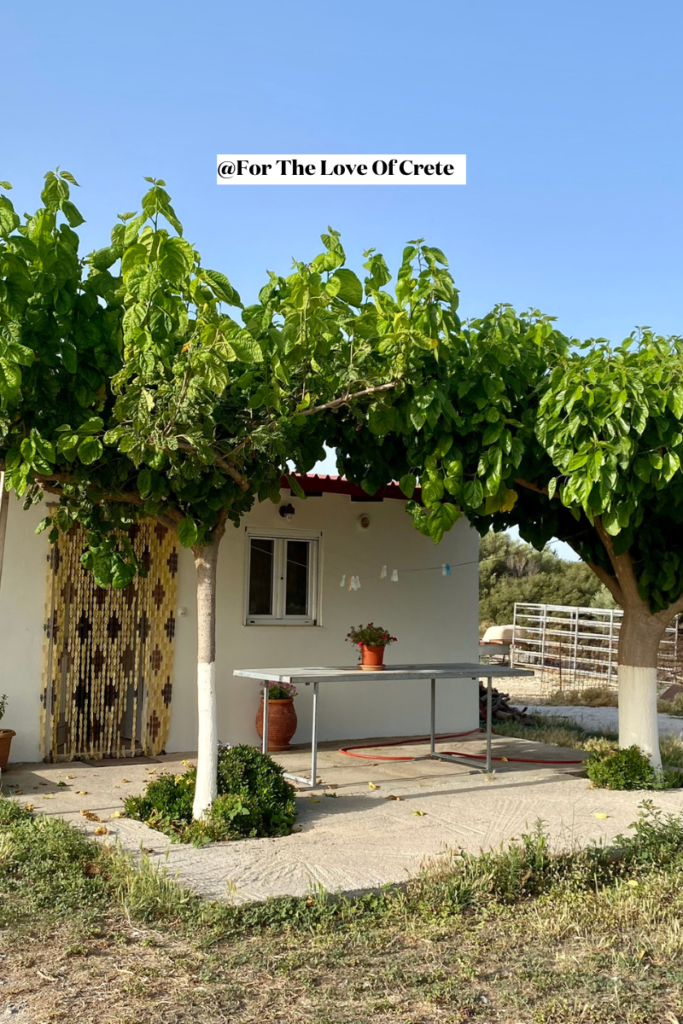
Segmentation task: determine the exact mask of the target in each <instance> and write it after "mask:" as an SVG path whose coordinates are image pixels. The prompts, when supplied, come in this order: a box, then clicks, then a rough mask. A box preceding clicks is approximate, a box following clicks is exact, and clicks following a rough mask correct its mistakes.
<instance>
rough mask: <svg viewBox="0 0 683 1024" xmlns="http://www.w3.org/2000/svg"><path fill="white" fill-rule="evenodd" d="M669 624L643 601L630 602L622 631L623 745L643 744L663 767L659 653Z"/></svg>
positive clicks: (646, 752)
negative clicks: (660, 746) (659, 707)
mask: <svg viewBox="0 0 683 1024" xmlns="http://www.w3.org/2000/svg"><path fill="white" fill-rule="evenodd" d="M667 625H668V623H667V621H666V618H665V617H663V616H662V615H661V613H660V614H659V615H656V616H655V615H651V614H650V612H649V610H648V609H647V606H646V605H645V604H644V603H643V602H639V603H638V604H635V603H630V602H629V603H627V604H626V607H625V608H624V618H623V620H622V623H621V629H620V631H619V746H620V747H622V748H625V747H630V746H632V745H633V744H635V745H636V746H638V747H640V749H641V750H642V751H643V753H644V754H647V756H648V757H649V758H650V763H651V764H652V766H653V768H661V766H662V759H661V755H660V753H659V728H658V724H657V654H658V651H659V644H660V641H661V639H662V637H663V636H664V632H665V630H666V627H667Z"/></svg>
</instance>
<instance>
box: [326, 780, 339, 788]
mask: <svg viewBox="0 0 683 1024" xmlns="http://www.w3.org/2000/svg"><path fill="white" fill-rule="evenodd" d="M327 788H328V789H339V786H338V784H337V783H336V782H328V783H327Z"/></svg>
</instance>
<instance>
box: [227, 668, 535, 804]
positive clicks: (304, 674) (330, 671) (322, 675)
mask: <svg viewBox="0 0 683 1024" xmlns="http://www.w3.org/2000/svg"><path fill="white" fill-rule="evenodd" d="M533 674H534V673H533V672H532V671H530V670H528V669H520V668H508V667H507V666H506V665H480V664H478V663H476V662H462V661H461V662H455V663H451V664H443V663H442V664H438V665H392V666H391V667H390V668H386V669H385V670H384V671H383V672H360V671H359V669H357V668H349V667H333V668H331V667H329V666H327V667H323V666H313V667H310V668H239V669H235V671H234V673H233V675H235V676H240V677H242V678H245V679H259V680H261V681H263V682H273V683H293V684H294V685H295V686H302V685H303V686H310V685H311V684H312V685H313V721H312V728H311V777H310V779H307V778H305V777H302V776H300V775H293V774H292V773H291V772H285V775H286V777H287V778H288V779H293V780H294V781H295V782H299V783H302V784H303V785H305V786H310V787H311V788H313V787H314V786H315V785H316V769H317V764H318V701H319V689H320V684H321V683H351V682H358V681H359V678H362V680H363V682H364V683H374V682H386V681H388V680H391V679H394V680H401V679H415V680H418V679H429V680H430V682H431V715H430V748H429V754H427V755H425V757H428V758H431V759H432V760H439V761H457V762H459V763H462V764H467V765H468V767H469V768H472V762H471V761H470V760H469V759H467V758H463V757H458V756H457V755H456V754H441V753H439V752H438V751H437V750H436V681H437V679H471V680H474V681H475V682H478V681H479V679H486V680H487V698H486V768H485V769H477V770H482V771H487V772H490V771H491V680H492V679H498V678H504V677H510V676H515V677H518V676H533ZM261 749H262V750H263V753H264V754H265V753H266V752H267V750H268V700H267V694H265V693H264V701H263V743H262V747H261Z"/></svg>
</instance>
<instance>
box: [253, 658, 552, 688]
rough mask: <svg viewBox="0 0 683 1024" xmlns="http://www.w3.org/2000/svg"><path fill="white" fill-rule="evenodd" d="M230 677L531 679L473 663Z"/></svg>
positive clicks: (520, 671)
mask: <svg viewBox="0 0 683 1024" xmlns="http://www.w3.org/2000/svg"><path fill="white" fill-rule="evenodd" d="M233 675H235V676H240V677H242V678H245V679H262V680H268V681H270V682H273V683H295V684H296V683H323V682H336V683H351V682H357V681H358V679H364V680H366V681H368V682H375V681H377V682H379V681H380V680H382V679H394V680H398V679H488V678H494V679H498V678H502V677H504V676H507V677H509V676H533V675H534V673H533V672H532V671H530V670H529V669H524V668H509V667H508V666H507V665H480V664H479V662H476V661H471V662H468V661H458V662H450V663H449V662H446V663H444V662H441V663H440V664H437V665H428V664H424V665H388V666H387V667H386V668H385V669H384V671H383V672H382V671H380V672H361V671H360V669H359V668H357V667H355V666H353V665H333V666H330V665H313V666H306V667H301V668H236V669H235V671H234V672H233Z"/></svg>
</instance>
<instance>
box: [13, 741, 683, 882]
mask: <svg viewBox="0 0 683 1024" xmlns="http://www.w3.org/2000/svg"><path fill="white" fill-rule="evenodd" d="M356 742H357V741H356ZM368 742H371V741H368ZM339 746H340V744H322V745H321V748H320V758H319V768H318V771H319V776H320V778H321V780H322V783H323V785H322V787H321V788H319V789H316V790H315V791H310V790H306V791H299V794H298V803H299V822H298V824H299V831H297V832H296V833H295V834H294V835H292V836H289V837H286V838H282V839H250V840H244V841H242V842H234V843H220V844H213V845H211V846H208V847H204V848H203V849H195V848H194V847H191V846H183V845H179V844H173V843H171V842H170V840H169V839H168V838H167V837H166V836H164V835H162V834H160V833H158V832H155V831H153V830H151V829H149V828H147V827H146V826H145V825H142V824H141V823H139V822H135V821H130V820H127V819H125V818H118V817H116V816H115V815H116V814H117V813H119V812H120V811H121V808H122V803H123V800H124V798H125V797H126V796H127V795H129V794H131V793H139V792H141V790H142V789H143V788H144V785H145V783H146V781H147V780H148V779H150V778H154V777H155V775H157V774H159V773H161V772H163V771H171V772H174V773H178V772H182V771H184V770H185V765H184V764H183V761H184V760H186V759H190V758H191V757H192V755H191V754H188V755H185V756H183V755H173V756H172V757H170V756H169V757H158V758H155V759H151V758H136V759H135V760H125V761H100V762H90V763H85V762H81V761H75V762H71V763H59V764H44V763H38V764H15V765H11V766H10V770H8V771H7V772H6V773H5V774H4V775H3V778H2V792H3V795H5V796H13V797H14V798H15V799H17V800H18V801H20V802H21V803H23V804H26V803H30V804H32V805H33V807H34V810H35V811H36V812H37V813H38V812H39V813H42V814H47V815H59V816H61V817H63V818H65V819H66V820H68V821H71V822H73V823H74V824H76V825H77V826H78V827H80V828H83V829H85V830H86V831H87V832H88V833H89V834H92V835H94V834H95V830H96V829H97V828H100V829H101V828H102V825H104V827H105V828H106V829H107V833H106V835H104V837H103V838H104V841H107V842H110V841H118V842H120V843H121V845H122V847H123V848H124V849H126V850H130V851H132V852H134V853H137V852H139V850H140V849H141V848H142V849H143V850H145V851H146V852H147V853H148V854H149V855H150V856H151V858H152V860H153V862H155V863H158V864H159V866H160V867H165V868H166V869H168V871H169V873H170V875H171V876H172V877H177V879H178V881H180V882H181V883H183V884H185V885H189V886H191V887H192V888H193V889H195V890H196V891H197V892H199V893H202V894H204V895H206V896H207V897H210V898H213V899H231V900H234V901H236V902H248V901H251V900H263V899H266V898H268V897H269V896H281V895H304V894H306V893H308V892H310V891H311V889H313V888H315V887H317V886H323V887H324V888H325V889H327V890H329V891H336V892H359V891H362V890H366V889H371V888H374V887H377V886H380V885H383V884H386V883H389V882H402V881H405V880H406V879H407V878H408V877H410V876H411V875H414V874H415V873H417V872H418V871H419V870H420V867H421V866H422V865H423V864H424V863H425V862H426V861H428V860H430V859H433V858H438V857H440V856H443V855H444V854H445V853H447V852H448V851H452V850H454V849H456V850H467V851H469V852H471V853H477V852H479V851H480V850H483V849H490V848H495V847H498V846H500V845H501V844H507V843H508V842H509V841H510V840H512V839H513V838H518V837H519V836H520V834H521V833H522V832H524V831H527V830H529V829H531V828H532V827H533V825H534V823H535V822H536V821H537V820H538V819H542V820H543V821H544V822H545V825H546V828H547V830H548V832H549V834H550V835H551V837H552V840H553V843H554V844H555V845H556V846H558V847H559V846H561V847H565V848H566V847H569V846H572V845H576V844H585V843H587V842H589V841H591V840H593V839H596V840H609V839H611V838H612V837H614V836H615V835H617V834H618V833H619V832H623V831H625V830H626V829H627V828H628V826H629V824H630V823H631V822H632V821H634V820H635V818H636V817H637V814H638V805H639V804H640V803H641V801H642V799H643V796H644V794H643V793H638V792H633V793H610V792H607V791H605V790H593V789H591V788H590V784H589V782H588V780H587V779H586V778H585V775H583V771H582V769H581V766H580V765H537V764H536V765H534V764H524V763H515V762H513V761H512V760H507V761H497V762H496V770H495V773H494V774H492V775H490V776H486V775H484V774H482V773H476V774H475V773H472V772H470V771H469V770H468V768H467V767H466V766H461V765H456V764H453V763H446V762H439V761H429V760H422V761H420V760H418V761H414V760H410V761H398V762H396V761H394V762H391V761H381V760H379V759H378V758H379V756H384V755H386V756H409V757H413V756H414V755H416V754H420V753H426V746H425V745H423V746H415V745H410V746H405V747H401V746H394V747H391V748H388V749H381V748H378V749H377V750H374V751H367V753H370V754H372V755H373V759H372V760H358V759H355V758H351V757H347V756H345V755H343V754H341V753H339ZM439 748H440V749H448V750H453V749H457V750H460V751H465V752H467V753H473V754H481V753H483V750H484V742H483V738H482V737H481V735H476V734H475V735H474V736H468V737H464V738H461V739H458V740H451V741H449V742H447V743H442V744H440V745H439ZM493 752H494V755H495V756H496V757H503V758H508V759H510V758H515V757H518V758H541V759H547V760H561V761H565V760H570V759H577V760H578V759H581V758H583V757H585V756H586V755H585V753H584V752H583V751H571V750H568V749H567V748H564V747H563V748H558V747H551V746H546V745H543V744H538V743H531V742H528V741H524V740H517V739H508V738H499V737H496V738H494V751H493ZM277 759H278V761H280V763H281V764H283V765H284V766H285V767H286V768H287V770H290V771H295V772H299V771H301V770H302V769H306V768H307V767H308V764H309V756H308V750H307V748H305V747H303V748H295V749H293V750H292V751H288V752H287V753H285V754H282V755H277ZM59 783H63V785H60V784H59ZM371 784H372V785H371ZM651 795H652V796H653V799H654V802H655V803H656V804H657V805H658V806H660V807H662V808H664V809H665V810H666V811H671V812H673V813H681V812H683V793H682V792H681V791H672V792H664V793H656V794H651ZM82 811H87V812H89V817H85V816H84V815H83V814H82V813H81V812H82ZM605 815H607V817H605ZM95 818H97V819H100V820H99V821H98V820H94V819H95Z"/></svg>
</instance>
